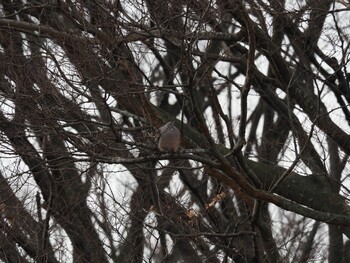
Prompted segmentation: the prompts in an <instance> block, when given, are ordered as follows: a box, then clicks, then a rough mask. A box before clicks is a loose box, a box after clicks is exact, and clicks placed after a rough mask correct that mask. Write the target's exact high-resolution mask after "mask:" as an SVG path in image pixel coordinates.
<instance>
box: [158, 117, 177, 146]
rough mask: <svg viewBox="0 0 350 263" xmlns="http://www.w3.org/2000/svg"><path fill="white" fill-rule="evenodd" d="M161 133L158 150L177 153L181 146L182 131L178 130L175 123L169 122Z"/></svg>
mask: <svg viewBox="0 0 350 263" xmlns="http://www.w3.org/2000/svg"><path fill="white" fill-rule="evenodd" d="M159 132H160V136H159V142H158V149H159V150H161V151H174V152H176V151H177V150H178V149H179V146H180V131H179V129H178V128H176V126H175V124H174V122H168V123H167V124H165V125H164V126H162V127H160V128H159Z"/></svg>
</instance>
